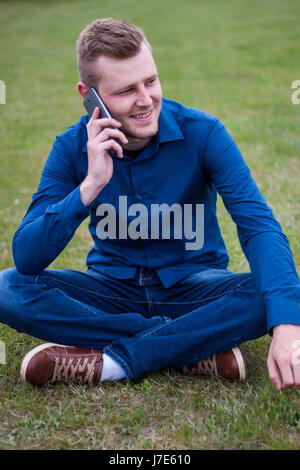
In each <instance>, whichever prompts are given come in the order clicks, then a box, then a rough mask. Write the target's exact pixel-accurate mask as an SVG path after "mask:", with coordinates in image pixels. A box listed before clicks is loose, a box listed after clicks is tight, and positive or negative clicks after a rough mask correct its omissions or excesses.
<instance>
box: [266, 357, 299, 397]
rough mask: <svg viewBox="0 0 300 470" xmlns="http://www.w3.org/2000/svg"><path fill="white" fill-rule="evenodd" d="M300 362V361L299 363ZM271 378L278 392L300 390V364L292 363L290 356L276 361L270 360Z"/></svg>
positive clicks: (271, 358)
mask: <svg viewBox="0 0 300 470" xmlns="http://www.w3.org/2000/svg"><path fill="white" fill-rule="evenodd" d="M299 362H300V361H299ZM268 371H269V378H270V380H271V381H272V382H273V383H274V385H275V387H276V388H277V390H282V389H285V388H300V364H299V363H298V362H294V363H293V361H290V358H289V357H288V356H283V357H280V358H279V359H277V360H275V359H274V358H273V357H272V356H270V357H269V358H268Z"/></svg>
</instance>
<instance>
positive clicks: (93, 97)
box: [83, 88, 111, 118]
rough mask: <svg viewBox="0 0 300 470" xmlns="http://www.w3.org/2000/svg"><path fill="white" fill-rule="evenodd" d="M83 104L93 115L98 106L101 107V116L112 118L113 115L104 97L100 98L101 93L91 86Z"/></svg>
mask: <svg viewBox="0 0 300 470" xmlns="http://www.w3.org/2000/svg"><path fill="white" fill-rule="evenodd" d="M83 104H84V107H85V109H86V110H87V112H88V113H89V115H90V116H91V115H92V114H93V112H94V109H95V108H96V106H98V107H99V108H100V116H99V118H105V117H107V118H111V115H110V113H109V111H108V109H107V107H106V106H105V104H104V103H103V101H102V99H101V98H100V96H99V94H98V93H97V91H96V90H95V88H91V89H90V90H89V92H88V94H87V95H86V97H85V98H84V100H83Z"/></svg>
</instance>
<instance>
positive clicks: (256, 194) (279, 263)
mask: <svg viewBox="0 0 300 470" xmlns="http://www.w3.org/2000/svg"><path fill="white" fill-rule="evenodd" d="M203 151H204V156H205V168H206V171H207V172H208V174H209V175H210V178H211V179H212V181H213V183H214V184H215V186H216V189H217V191H218V193H219V194H220V196H221V197H222V199H223V201H224V205H225V207H226V209H227V210H228V212H229V213H230V215H231V217H232V219H233V221H234V222H235V223H236V225H237V232H238V237H239V240H240V244H241V247H242V250H243V252H244V254H245V256H246V257H247V259H248V262H249V265H250V269H251V272H252V274H253V276H254V279H255V282H256V285H257V288H258V289H259V291H260V292H261V294H262V297H263V300H264V303H265V308H266V313H267V324H268V330H269V331H270V330H271V329H272V327H274V326H275V325H278V324H281V323H292V324H297V325H300V307H299V300H300V284H299V278H298V275H297V272H296V268H295V264H294V260H293V256H292V253H291V250H290V246H289V242H288V239H287V237H286V236H285V235H284V234H283V232H282V230H281V226H280V224H279V223H278V221H277V220H276V219H275V218H274V216H273V213H272V210H271V208H270V207H269V206H268V205H267V203H266V200H265V199H264V197H263V196H262V194H261V193H260V191H259V189H258V187H257V185H256V183H255V181H254V180H253V178H252V176H251V173H250V170H249V168H248V166H247V165H246V163H245V161H244V159H243V157H242V155H241V152H240V151H239V149H238V147H237V145H236V144H235V142H234V141H233V139H232V137H231V136H230V135H229V133H228V132H227V130H226V129H225V127H224V125H223V124H222V123H221V122H220V121H218V120H216V122H215V123H214V125H213V127H212V128H211V130H210V133H209V136H208V139H207V144H206V147H205V148H204V149H203Z"/></svg>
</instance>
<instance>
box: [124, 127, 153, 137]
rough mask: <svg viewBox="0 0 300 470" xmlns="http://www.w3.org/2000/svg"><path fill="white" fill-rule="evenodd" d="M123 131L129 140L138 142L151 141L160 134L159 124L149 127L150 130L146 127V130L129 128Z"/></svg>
mask: <svg viewBox="0 0 300 470" xmlns="http://www.w3.org/2000/svg"><path fill="white" fill-rule="evenodd" d="M122 131H123V132H124V134H125V135H126V137H127V138H131V139H137V140H151V139H152V138H153V137H154V136H155V135H156V134H157V132H158V124H156V125H155V126H151V128H150V127H149V128H148V129H147V127H146V126H145V127H144V128H142V127H141V128H136V127H135V128H131V127H128V128H127V129H125V128H123V129H122Z"/></svg>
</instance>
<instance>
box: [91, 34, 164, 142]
mask: <svg viewBox="0 0 300 470" xmlns="http://www.w3.org/2000/svg"><path fill="white" fill-rule="evenodd" d="M97 69H99V74H100V75H101V79H100V81H99V83H98V86H97V91H98V93H99V94H100V96H101V98H102V99H103V101H104V103H105V105H106V106H107V108H108V110H109V111H110V113H111V115H112V117H114V118H115V119H117V120H118V121H119V122H121V124H122V127H121V130H122V132H124V134H125V135H126V137H127V139H128V144H127V145H125V146H124V147H125V148H128V149H138V148H142V147H143V146H145V145H147V143H148V142H150V140H151V139H152V137H153V136H154V135H155V134H156V133H157V131H158V117H159V114H160V110H161V103H162V90H161V86H160V82H159V79H158V75H157V69H156V66H155V62H154V60H153V56H152V54H151V52H150V50H149V48H148V47H147V45H146V44H144V43H143V44H142V47H141V50H140V52H139V53H138V54H137V55H136V56H134V57H131V58H129V59H116V58H112V57H107V56H100V57H99V58H98V59H97V60H96V62H95V71H97Z"/></svg>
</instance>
